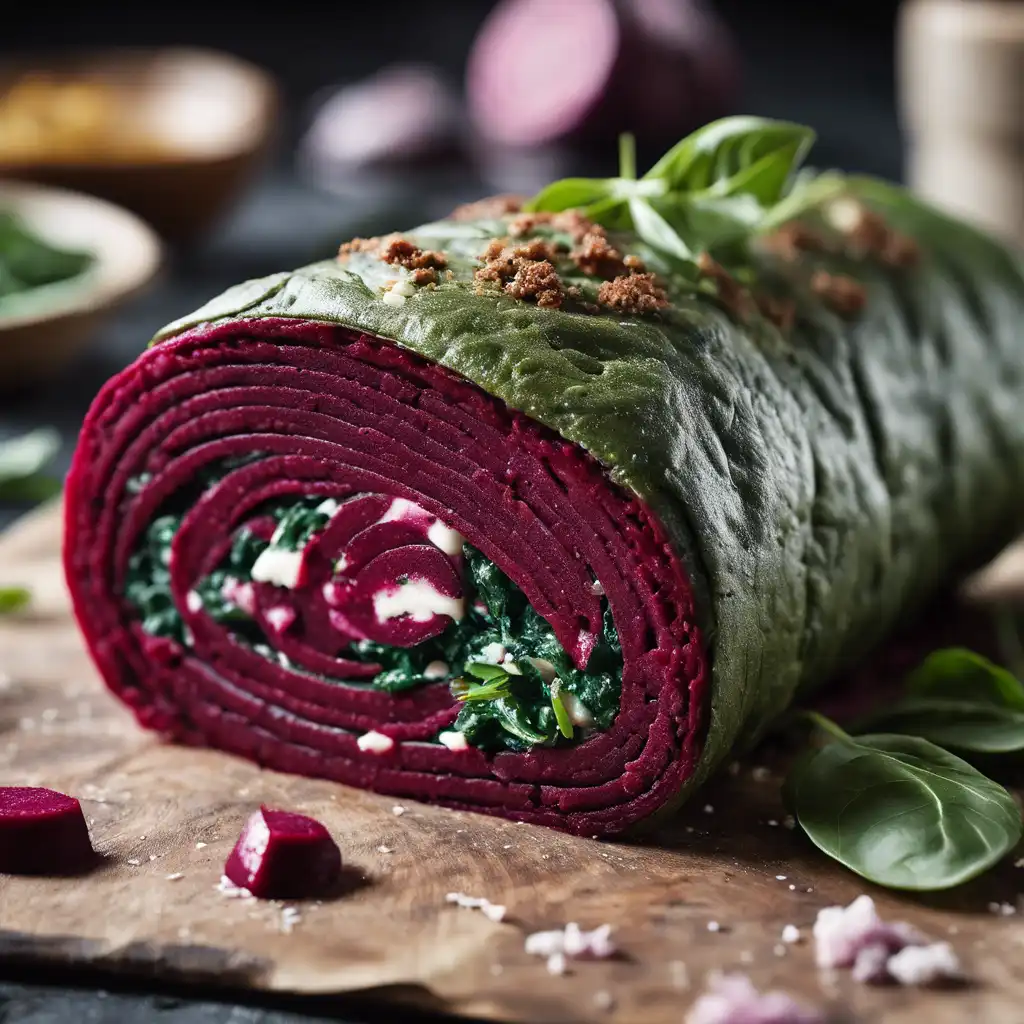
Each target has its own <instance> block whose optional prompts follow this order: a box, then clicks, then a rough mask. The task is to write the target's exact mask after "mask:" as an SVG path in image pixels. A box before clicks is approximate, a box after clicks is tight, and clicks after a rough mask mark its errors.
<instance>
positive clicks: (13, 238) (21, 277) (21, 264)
mask: <svg viewBox="0 0 1024 1024" xmlns="http://www.w3.org/2000/svg"><path fill="white" fill-rule="evenodd" d="M94 259H95V257H94V256H93V255H92V254H91V253H87V252H73V251H71V250H67V249H58V248H57V247H56V246H53V245H50V244H49V243H48V242H46V241H44V240H43V239H42V238H40V237H39V236H38V235H36V234H35V233H34V232H33V231H31V230H30V229H29V227H28V226H27V225H26V224H25V223H24V221H23V220H22V219H21V218H20V217H19V216H17V215H16V214H14V213H13V212H11V211H10V210H0V303H2V300H3V299H4V298H6V297H7V296H11V295H19V294H21V293H23V292H28V291H31V290H32V289H33V288H39V287H41V286H42V285H47V284H56V283H57V282H59V281H66V280H69V279H70V278H73V277H77V276H78V275H79V274H81V273H82V272H83V271H84V270H86V269H87V268H88V267H89V266H90V264H92V263H93V261H94Z"/></svg>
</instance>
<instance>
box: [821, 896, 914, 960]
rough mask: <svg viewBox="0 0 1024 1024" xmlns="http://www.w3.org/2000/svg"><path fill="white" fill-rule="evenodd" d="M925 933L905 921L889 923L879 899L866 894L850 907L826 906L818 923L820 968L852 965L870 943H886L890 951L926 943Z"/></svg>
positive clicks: (884, 944) (871, 944)
mask: <svg viewBox="0 0 1024 1024" xmlns="http://www.w3.org/2000/svg"><path fill="white" fill-rule="evenodd" d="M923 943H924V940H923V938H922V936H921V935H920V934H919V933H918V932H917V931H916V929H914V928H912V927H911V926H910V925H909V924H906V923H904V922H897V923H887V922H885V921H883V920H882V919H881V917H879V916H878V911H877V910H876V909H875V901H874V900H873V899H872V898H871V897H870V896H868V895H867V894H864V895H862V896H858V897H857V898H856V899H855V900H854V901H853V902H852V903H851V904H850V905H849V906H848V907H825V908H824V909H823V910H819V911H818V917H817V920H816V921H815V922H814V953H815V959H816V961H817V964H818V966H819V967H851V966H853V963H854V961H855V960H856V959H857V954H858V953H859V952H860V951H861V949H863V948H864V947H866V946H873V945H883V946H886V947H887V948H888V949H889V950H890V952H897V951H898V950H900V949H902V948H903V947H904V946H909V945H923Z"/></svg>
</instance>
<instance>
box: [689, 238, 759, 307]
mask: <svg viewBox="0 0 1024 1024" xmlns="http://www.w3.org/2000/svg"><path fill="white" fill-rule="evenodd" d="M697 269H698V270H699V271H700V274H701V277H706V278H707V279H708V280H709V281H714V283H715V287H716V289H717V293H718V301H719V302H721V304H722V306H723V308H724V309H725V311H726V312H727V313H729V314H730V315H731V316H733V317H735V318H736V319H737V320H746V319H747V317H748V316H749V314H750V306H751V297H750V292H748V291H747V289H746V288H744V287H743V285H741V284H740V283H739V281H737V280H736V278H735V277H733V276H732V274H730V273H729V271H728V270H726V269H725V267H723V266H722V265H721V263H719V262H718V261H717V260H716V259H714V257H713V256H712V255H711V253H709V252H707V251H705V252H702V253H701V254H700V255H699V256H698V257H697Z"/></svg>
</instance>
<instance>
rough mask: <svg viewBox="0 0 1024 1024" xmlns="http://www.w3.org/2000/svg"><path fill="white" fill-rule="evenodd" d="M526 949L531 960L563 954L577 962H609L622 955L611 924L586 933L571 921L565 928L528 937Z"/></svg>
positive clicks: (536, 933)
mask: <svg viewBox="0 0 1024 1024" xmlns="http://www.w3.org/2000/svg"><path fill="white" fill-rule="evenodd" d="M523 948H524V949H525V951H526V953H527V954H528V955H529V956H543V957H551V956H555V955H557V954H561V955H563V956H567V957H570V958H571V959H574V960H577V959H580V960H581V959H594V960H607V959H608V957H612V956H615V954H616V952H618V947H617V946H616V945H615V942H614V940H613V939H612V926H611V925H610V924H602V925H600V926H599V927H597V928H594V929H593V930H592V931H584V930H583V929H582V928H580V926H579V925H578V924H576V922H575V921H570V922H569V923H568V924H567V925H566V926H565V927H564V928H555V929H553V930H551V931H547V932H534V933H533V934H532V935H527V936H526V942H525V944H524V947H523Z"/></svg>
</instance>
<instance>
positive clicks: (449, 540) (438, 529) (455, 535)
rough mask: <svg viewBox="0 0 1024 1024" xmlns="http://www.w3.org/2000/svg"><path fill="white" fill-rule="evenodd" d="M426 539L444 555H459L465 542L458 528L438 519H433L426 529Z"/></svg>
mask: <svg viewBox="0 0 1024 1024" xmlns="http://www.w3.org/2000/svg"><path fill="white" fill-rule="evenodd" d="M427 540H429V541H430V543H431V544H433V545H434V547H435V548H439V549H440V550H441V551H443V552H444V553H445V554H446V555H461V554H462V546H463V544H464V543H465V542H464V540H463V538H462V534H461V533H459V531H458V530H453V529H452V528H451V527H450V526H445V524H444V523H442V522H441V520H440V519H435V520H434V522H433V523H432V524H431V527H430V529H429V530H427Z"/></svg>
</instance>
